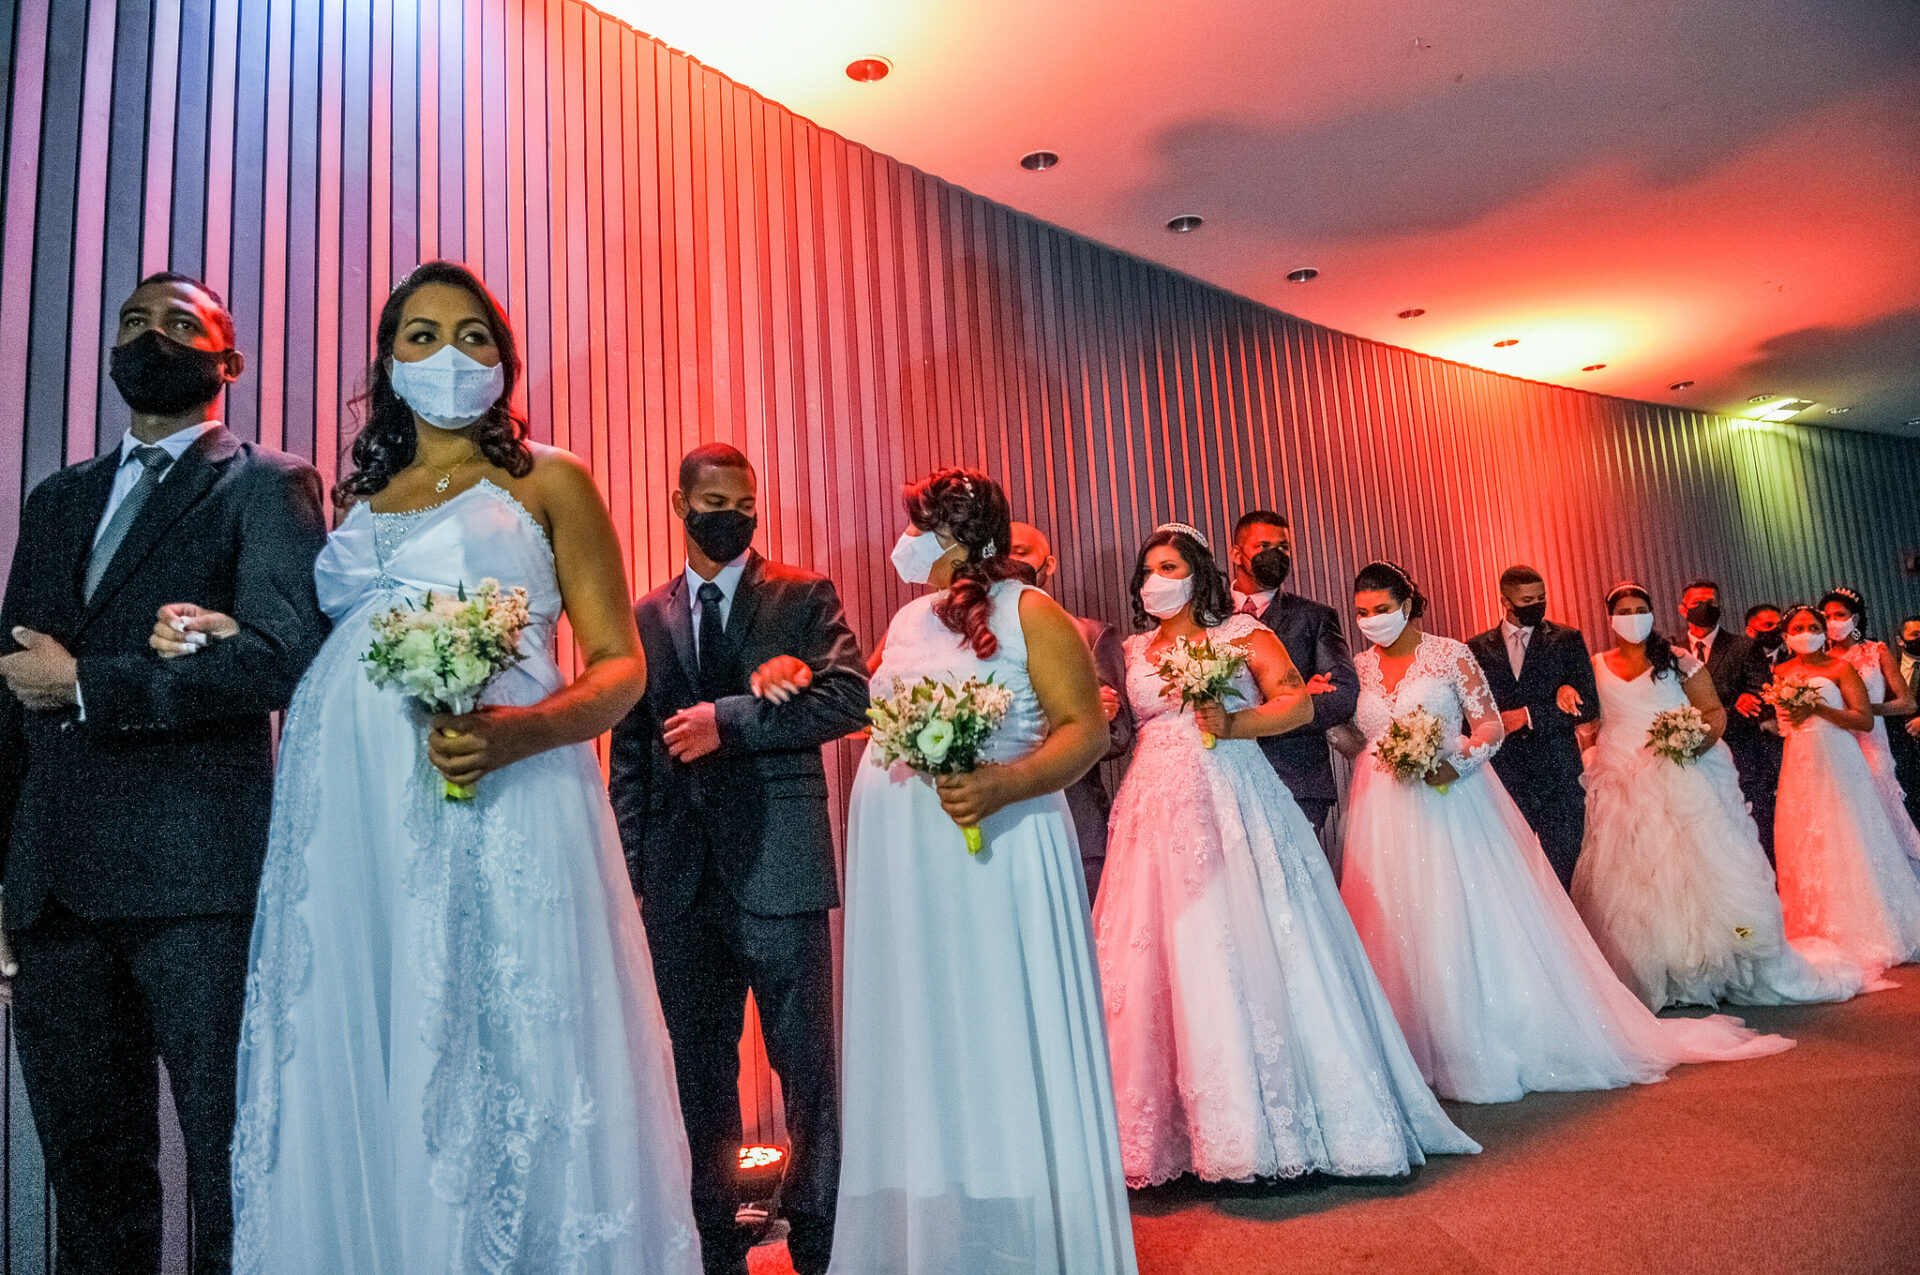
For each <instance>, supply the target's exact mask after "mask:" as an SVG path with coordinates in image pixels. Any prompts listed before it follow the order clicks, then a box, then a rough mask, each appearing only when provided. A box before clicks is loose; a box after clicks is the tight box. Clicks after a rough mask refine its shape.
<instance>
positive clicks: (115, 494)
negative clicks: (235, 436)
mask: <svg viewBox="0 0 1920 1275" xmlns="http://www.w3.org/2000/svg"><path fill="white" fill-rule="evenodd" d="M219 428H220V422H219V421H201V422H200V423H199V424H198V425H189V426H188V427H187V428H185V429H183V430H181V431H179V432H178V433H174V434H168V435H167V436H166V437H165V438H163V439H161V440H160V441H159V442H157V443H154V444H152V446H154V447H158V448H159V449H160V450H161V451H164V452H165V453H166V454H167V455H169V456H171V457H172V458H173V459H174V460H179V459H180V458H181V457H182V456H184V455H186V453H187V448H189V447H191V446H193V445H194V444H195V443H197V442H199V441H200V436H201V435H202V434H205V433H207V432H208V431H209V430H216V429H219ZM146 446H148V444H146V443H143V442H141V441H140V440H139V439H137V438H135V437H134V436H133V431H132V430H128V431H127V432H126V433H125V434H123V435H121V436H120V468H118V469H116V470H114V471H113V490H111V491H110V492H108V493H107V507H106V508H105V509H104V510H102V511H101V513H100V522H99V524H98V525H97V526H95V527H94V529H93V542H94V543H95V544H99V543H100V534H101V533H102V532H104V531H105V530H106V529H107V524H108V523H110V522H112V521H113V515H114V514H115V513H116V512H118V511H119V509H120V506H121V505H122V504H124V503H126V499H127V493H128V492H130V491H132V490H133V485H134V484H135V483H137V482H139V481H140V475H141V474H143V473H145V472H146V467H145V466H144V465H142V464H140V462H139V461H136V460H134V459H133V452H134V449H135V448H136V447H146ZM171 477H173V466H172V465H171V464H169V465H168V466H167V468H166V470H165V471H164V472H162V473H161V475H160V481H161V482H163V483H164V482H166V481H167V479H169V478H171Z"/></svg>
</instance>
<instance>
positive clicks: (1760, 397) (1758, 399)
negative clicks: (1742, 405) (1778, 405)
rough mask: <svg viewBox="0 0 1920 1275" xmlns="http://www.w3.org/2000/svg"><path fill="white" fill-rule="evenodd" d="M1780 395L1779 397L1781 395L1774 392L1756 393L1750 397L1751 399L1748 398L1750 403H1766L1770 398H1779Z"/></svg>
mask: <svg viewBox="0 0 1920 1275" xmlns="http://www.w3.org/2000/svg"><path fill="white" fill-rule="evenodd" d="M1778 397H1779V395H1777V394H1773V393H1767V394H1755V395H1753V396H1752V397H1750V398H1749V399H1747V402H1749V403H1765V402H1767V401H1768V400H1770V399H1775V398H1778Z"/></svg>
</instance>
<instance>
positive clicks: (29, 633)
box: [0, 628, 80, 712]
mask: <svg viewBox="0 0 1920 1275" xmlns="http://www.w3.org/2000/svg"><path fill="white" fill-rule="evenodd" d="M13 640H14V641H16V642H18V643H19V644H20V646H21V649H20V650H18V651H15V652H14V653H13V654H12V655H0V677H4V678H6V679H7V687H8V689H9V690H11V691H12V692H13V694H14V698H16V699H18V700H19V701H20V702H21V704H23V705H25V706H26V707H27V708H30V709H32V710H34V711H36V712H49V711H51V710H53V709H56V708H66V707H67V706H69V705H71V704H73V703H75V702H76V696H75V693H74V688H75V687H76V686H77V685H78V684H79V682H78V679H79V675H80V666H79V665H78V664H76V663H75V662H74V658H73V656H71V655H69V654H67V648H66V647H64V646H61V645H60V643H58V642H56V641H55V640H54V639H52V638H50V637H48V636H47V635H46V634H44V633H36V632H34V631H33V630H32V629H23V628H16V629H15V630H14V631H13Z"/></svg>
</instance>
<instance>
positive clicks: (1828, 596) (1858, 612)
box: [1780, 585, 1867, 629]
mask: <svg viewBox="0 0 1920 1275" xmlns="http://www.w3.org/2000/svg"><path fill="white" fill-rule="evenodd" d="M1829 602H1838V603H1839V604H1840V605H1841V606H1843V607H1845V608H1846V609H1847V610H1848V611H1850V612H1852V613H1853V617H1854V618H1855V619H1856V620H1858V621H1860V627H1861V628H1862V629H1864V628H1866V627H1867V600H1866V599H1865V598H1864V597H1862V596H1861V595H1860V590H1858V589H1849V588H1847V587H1846V586H1845V585H1840V586H1837V587H1835V588H1832V589H1828V590H1827V591H1826V592H1825V593H1823V594H1821V595H1820V605H1821V606H1822V607H1825V606H1826V605H1827V603H1829ZM1780 622H1781V623H1782V624H1785V623H1786V617H1785V616H1782V617H1781V619H1780Z"/></svg>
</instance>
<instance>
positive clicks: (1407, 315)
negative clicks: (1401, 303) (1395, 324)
mask: <svg viewBox="0 0 1920 1275" xmlns="http://www.w3.org/2000/svg"><path fill="white" fill-rule="evenodd" d="M1425 313H1426V311H1425V310H1422V309H1421V308H1420V307H1419V306H1415V307H1414V308H1413V309H1411V310H1402V311H1401V312H1400V313H1399V314H1398V315H1397V316H1395V317H1397V318H1402V319H1417V318H1419V317H1420V316H1421V315H1423V314H1425Z"/></svg>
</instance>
